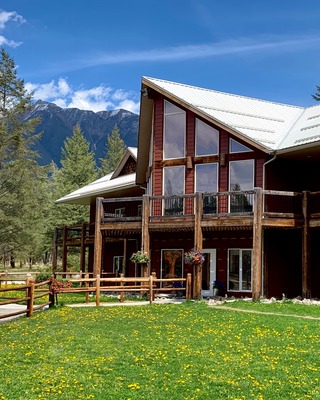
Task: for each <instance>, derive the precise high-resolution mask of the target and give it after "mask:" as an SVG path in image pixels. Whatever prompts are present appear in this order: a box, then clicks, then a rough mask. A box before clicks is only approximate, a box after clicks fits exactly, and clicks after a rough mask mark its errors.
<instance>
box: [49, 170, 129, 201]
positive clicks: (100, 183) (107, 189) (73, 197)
mask: <svg viewBox="0 0 320 400" xmlns="http://www.w3.org/2000/svg"><path fill="white" fill-rule="evenodd" d="M111 176H112V174H108V175H105V176H104V177H103V178H100V179H98V180H96V181H94V182H92V183H90V184H89V185H86V186H83V187H82V188H80V189H78V190H75V191H74V192H72V193H69V194H67V195H66V196H63V197H61V198H60V199H58V200H56V204H60V203H64V204H90V199H91V198H92V197H97V196H102V195H107V194H108V193H110V194H111V193H112V192H114V191H116V190H119V189H121V188H122V189H124V188H130V187H134V186H135V184H136V174H135V173H133V174H128V175H121V176H119V177H118V178H115V179H110V178H111Z"/></svg>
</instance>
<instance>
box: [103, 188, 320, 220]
mask: <svg viewBox="0 0 320 400" xmlns="http://www.w3.org/2000/svg"><path fill="white" fill-rule="evenodd" d="M259 190H260V189H259ZM260 192H261V193H262V202H261V209H262V216H263V217H268V218H273V217H276V218H300V217H302V215H303V212H305V211H303V203H304V201H305V200H304V196H305V194H304V193H297V192H285V191H273V190H260ZM256 195H257V190H250V191H233V192H214V193H194V194H181V195H175V196H143V197H127V198H113V199H111V198H110V199H103V200H102V206H103V213H102V214H101V215H102V221H101V222H102V223H108V222H114V221H116V222H117V221H118V222H121V221H141V220H142V214H143V210H144V208H145V209H146V210H147V211H146V213H147V214H145V217H147V216H148V217H149V220H150V221H153V220H158V219H173V218H174V219H177V218H178V219H179V218H184V219H192V218H194V217H195V215H196V214H198V215H199V214H200V215H201V216H202V218H205V219H208V218H214V217H221V216H224V217H226V218H227V217H228V216H230V217H231V216H235V215H240V216H241V215H242V216H244V217H245V216H247V217H248V216H249V217H250V216H251V217H252V216H253V213H254V209H255V201H256ZM319 200H320V192H314V193H309V194H308V197H307V202H308V213H309V214H310V218H312V217H316V216H318V217H319V218H320V201H319ZM259 204H260V203H259Z"/></svg>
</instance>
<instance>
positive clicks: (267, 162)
mask: <svg viewBox="0 0 320 400" xmlns="http://www.w3.org/2000/svg"><path fill="white" fill-rule="evenodd" d="M276 158H277V153H276V152H274V153H273V157H272V158H270V160H268V161H266V162H265V163H264V164H263V170H262V190H263V191H264V190H265V186H266V165H268V164H270V163H271V162H272V161H274V160H275V159H276ZM262 193H263V192H262ZM262 207H263V210H264V196H263V202H262ZM262 234H263V232H262ZM263 236H264V235H263ZM261 275H262V276H261V281H262V291H261V294H262V296H264V239H263V241H262V272H261Z"/></svg>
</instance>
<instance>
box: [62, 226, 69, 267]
mask: <svg viewBox="0 0 320 400" xmlns="http://www.w3.org/2000/svg"><path fill="white" fill-rule="evenodd" d="M67 236H68V228H67V226H66V225H65V226H64V227H63V238H62V271H63V272H67V260H68V246H67Z"/></svg>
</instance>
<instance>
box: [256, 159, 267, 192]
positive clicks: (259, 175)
mask: <svg viewBox="0 0 320 400" xmlns="http://www.w3.org/2000/svg"><path fill="white" fill-rule="evenodd" d="M264 163H265V159H261V158H260V159H258V160H256V168H255V175H256V179H255V187H259V188H263V164H264Z"/></svg>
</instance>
